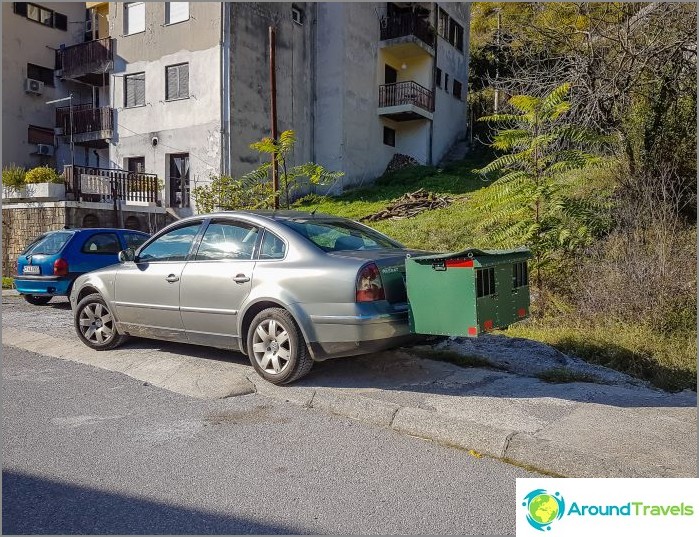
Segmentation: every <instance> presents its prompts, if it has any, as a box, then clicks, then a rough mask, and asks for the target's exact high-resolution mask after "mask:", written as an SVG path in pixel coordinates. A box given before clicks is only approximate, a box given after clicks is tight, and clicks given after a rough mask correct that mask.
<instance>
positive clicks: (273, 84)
mask: <svg viewBox="0 0 699 537" xmlns="http://www.w3.org/2000/svg"><path fill="white" fill-rule="evenodd" d="M275 38H276V32H275V30H274V27H273V26H270V27H269V83H270V93H271V95H270V104H271V118H270V119H271V122H272V140H274V143H275V144H276V143H277V74H276V66H275V48H276V43H275ZM272 190H273V191H274V210H275V211H276V210H277V209H279V162H278V161H277V153H276V152H275V153H273V154H272Z"/></svg>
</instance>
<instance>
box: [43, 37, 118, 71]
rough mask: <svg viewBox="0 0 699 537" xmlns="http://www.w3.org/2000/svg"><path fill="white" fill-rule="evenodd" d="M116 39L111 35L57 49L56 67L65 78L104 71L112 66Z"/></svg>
mask: <svg viewBox="0 0 699 537" xmlns="http://www.w3.org/2000/svg"><path fill="white" fill-rule="evenodd" d="M113 60H114V40H113V39H112V38H111V37H105V38H104V39H97V40H95V41H88V42H87V43H79V44H77V45H71V46H70V47H65V48H63V49H59V50H57V51H56V69H60V70H61V71H62V75H61V76H62V77H63V78H74V77H80V76H84V75H86V74H90V73H102V72H105V71H106V70H107V69H109V68H111V67H112V62H113Z"/></svg>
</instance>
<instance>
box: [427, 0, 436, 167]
mask: <svg viewBox="0 0 699 537" xmlns="http://www.w3.org/2000/svg"><path fill="white" fill-rule="evenodd" d="M431 18H432V27H433V28H434V29H435V35H434V47H433V49H434V61H433V62H432V99H434V110H433V112H432V121H430V136H429V146H428V148H427V150H428V151H427V164H429V165H430V166H432V164H433V162H432V158H433V155H432V153H433V149H432V145H433V139H434V119H435V115H436V114H437V42H438V41H439V39H438V38H439V36H438V35H437V2H432V17H431Z"/></svg>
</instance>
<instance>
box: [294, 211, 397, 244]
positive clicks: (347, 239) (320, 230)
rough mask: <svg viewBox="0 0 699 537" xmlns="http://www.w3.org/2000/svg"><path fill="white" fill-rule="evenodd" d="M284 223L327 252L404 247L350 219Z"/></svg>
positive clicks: (316, 219) (301, 220) (299, 220)
mask: <svg viewBox="0 0 699 537" xmlns="http://www.w3.org/2000/svg"><path fill="white" fill-rule="evenodd" d="M282 223H283V224H284V225H285V226H287V227H289V228H291V229H292V230H294V231H295V232H296V233H298V234H300V235H301V236H302V237H305V238H307V239H308V240H310V241H311V242H312V243H313V244H315V245H316V246H318V247H319V248H320V249H321V250H323V251H325V252H336V251H339V250H377V249H382V248H403V246H401V245H400V244H398V243H397V242H395V241H393V240H391V239H389V238H388V237H386V236H385V235H382V234H381V233H379V232H378V231H374V230H373V229H369V228H366V227H364V226H362V225H360V224H355V223H354V222H350V221H348V220H321V219H319V218H314V219H313V220H303V219H298V220H284V221H283V222H282Z"/></svg>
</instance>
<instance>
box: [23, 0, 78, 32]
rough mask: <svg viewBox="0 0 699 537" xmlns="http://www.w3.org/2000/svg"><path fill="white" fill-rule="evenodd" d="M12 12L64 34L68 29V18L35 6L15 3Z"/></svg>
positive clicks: (26, 3)
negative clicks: (61, 31)
mask: <svg viewBox="0 0 699 537" xmlns="http://www.w3.org/2000/svg"><path fill="white" fill-rule="evenodd" d="M14 11H15V13H16V14H17V15H20V16H22V17H26V18H27V19H29V20H31V21H34V22H38V23H39V24H43V25H44V26H49V27H50V28H56V29H57V30H63V31H64V32H65V31H66V30H67V29H68V17H66V16H65V15H63V14H62V13H57V12H55V11H53V10H51V9H47V8H45V7H42V6H39V5H37V4H30V3H28V2H15V3H14Z"/></svg>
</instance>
